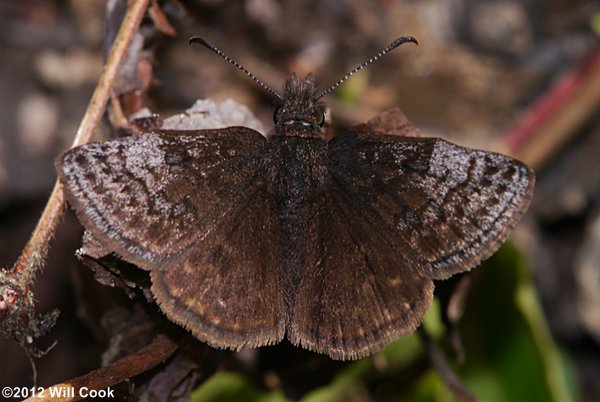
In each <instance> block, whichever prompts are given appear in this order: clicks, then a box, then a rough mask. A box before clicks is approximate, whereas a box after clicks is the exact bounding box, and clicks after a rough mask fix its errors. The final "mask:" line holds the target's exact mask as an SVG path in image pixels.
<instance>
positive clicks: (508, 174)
mask: <svg viewBox="0 0 600 402" xmlns="http://www.w3.org/2000/svg"><path fill="white" fill-rule="evenodd" d="M330 160H331V163H330V166H331V171H332V174H333V176H334V177H336V180H338V182H339V183H340V186H341V187H342V188H344V191H345V192H346V193H347V194H349V195H350V196H351V197H352V198H353V199H355V200H356V202H357V204H360V205H361V206H362V207H363V210H362V212H361V213H362V214H363V216H365V217H366V219H368V220H369V222H370V223H371V224H372V225H373V227H374V228H377V230H378V231H380V232H381V233H385V241H386V242H387V244H388V245H389V246H390V247H391V248H392V249H393V250H394V252H395V253H396V254H397V255H398V256H401V257H400V261H403V260H404V261H406V260H408V261H410V264H411V265H412V269H414V270H416V271H419V272H421V273H422V274H423V275H431V276H432V277H434V278H445V277H448V276H449V275H451V274H453V273H456V272H461V271H466V270H469V269H471V268H472V267H473V266H474V265H476V264H477V263H478V262H479V261H481V260H482V259H484V258H487V257H488V256H489V255H491V254H492V253H493V252H494V251H495V250H496V249H497V248H498V247H499V245H500V244H501V242H502V241H504V240H505V239H506V237H507V236H508V234H509V232H510V230H511V229H512V227H513V226H514V225H515V224H516V222H517V221H518V219H519V218H520V217H521V215H522V214H523V212H524V211H525V210H526V208H527V206H528V204H529V201H530V199H531V196H532V191H533V184H534V177H533V173H532V172H531V170H530V169H528V168H527V167H526V166H525V165H523V164H521V163H520V162H518V161H516V160H514V159H512V158H509V157H506V156H503V155H499V154H495V153H491V152H485V151H476V150H471V149H467V148H463V147H460V146H457V145H454V144H451V143H448V142H447V141H444V140H442V139H436V138H414V137H400V136H391V135H375V134H372V133H368V132H359V133H349V134H346V135H341V136H338V137H336V138H335V139H334V140H332V142H331V143H330Z"/></svg>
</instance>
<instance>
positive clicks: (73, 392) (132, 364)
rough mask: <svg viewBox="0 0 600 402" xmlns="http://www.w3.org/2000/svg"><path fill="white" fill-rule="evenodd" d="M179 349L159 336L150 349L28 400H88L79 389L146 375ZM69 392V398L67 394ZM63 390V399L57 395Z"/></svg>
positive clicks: (99, 388) (98, 389) (109, 385)
mask: <svg viewBox="0 0 600 402" xmlns="http://www.w3.org/2000/svg"><path fill="white" fill-rule="evenodd" d="M176 350H177V343H175V342H173V341H172V340H171V339H169V338H168V337H166V336H164V335H158V336H157V337H156V338H155V339H154V341H152V343H151V344H150V345H148V346H145V347H144V348H142V349H140V350H138V351H137V352H135V353H132V354H131V355H129V356H126V357H124V358H122V359H119V360H117V361H116V362H113V363H111V364H109V365H108V366H105V367H102V368H99V369H98V370H94V371H92V372H90V373H87V374H84V375H82V376H81V377H76V378H73V379H71V380H69V381H65V382H63V383H60V384H56V385H53V386H51V387H48V388H46V389H44V390H43V391H42V392H38V393H37V394H36V396H33V397H31V398H28V399H25V401H29V402H44V401H53V402H54V401H61V402H67V401H78V400H80V399H83V398H84V397H85V394H82V393H81V392H80V390H82V389H83V390H86V392H88V393H89V392H90V391H92V390H95V391H100V390H106V389H107V388H108V387H111V386H114V385H117V384H119V383H121V382H123V381H125V380H127V379H130V378H133V377H135V376H137V375H139V374H141V373H144V372H146V371H148V370H150V369H152V368H154V367H156V366H157V365H158V364H160V363H162V362H164V361H165V360H167V359H168V358H169V357H170V356H171V355H172V354H173V353H174V352H175V351H176ZM67 390H68V393H69V395H65V394H66V393H67V392H66V391H67ZM60 391H62V392H63V394H62V395H61V397H57V393H58V392H60Z"/></svg>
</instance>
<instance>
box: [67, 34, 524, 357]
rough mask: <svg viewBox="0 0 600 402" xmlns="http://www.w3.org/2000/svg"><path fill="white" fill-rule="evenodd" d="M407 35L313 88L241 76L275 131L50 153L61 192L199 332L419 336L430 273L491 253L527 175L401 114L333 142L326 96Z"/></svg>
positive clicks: (301, 339) (360, 341)
mask: <svg viewBox="0 0 600 402" xmlns="http://www.w3.org/2000/svg"><path fill="white" fill-rule="evenodd" d="M192 41H194V42H200V43H201V44H203V45H205V46H206V47H208V48H210V49H212V50H214V51H215V52H217V53H218V54H219V55H221V56H222V57H224V58H226V59H227V60H229V61H230V62H232V63H233V64H235V65H236V66H238V67H239V68H241V69H242V70H244V71H246V70H245V69H244V68H243V67H241V66H240V65H239V64H237V63H235V62H234V61H232V60H231V59H229V58H228V57H227V56H225V55H223V54H222V53H221V52H220V51H219V50H217V49H216V48H215V47H214V46H212V45H211V44H209V43H208V42H206V41H205V40H204V39H201V38H193V39H192ZM405 42H416V41H415V40H414V39H413V38H411V37H402V38H399V39H397V40H396V41H394V42H393V43H392V44H391V45H390V46H388V47H387V48H386V49H384V50H383V51H382V52H380V53H379V54H378V55H377V56H375V57H374V58H372V59H371V60H369V61H368V62H366V63H364V64H362V65H361V66H359V67H357V68H356V69H354V70H353V71H352V72H350V73H349V74H347V75H346V76H345V77H344V78H343V79H342V80H340V81H338V82H337V83H336V84H334V85H333V86H332V87H330V88H329V89H328V90H327V91H324V92H323V93H321V94H319V95H317V92H316V85H315V81H314V79H313V76H312V75H311V74H309V75H308V76H307V77H306V79H304V80H302V79H299V78H298V77H297V76H296V75H295V74H293V75H292V77H291V78H290V79H289V80H287V81H286V83H285V86H284V92H283V96H281V95H279V94H277V93H276V92H275V91H274V90H272V89H270V88H268V87H267V86H266V85H265V84H263V83H262V82H260V81H259V80H258V79H256V78H255V77H254V76H252V75H251V74H250V73H248V72H247V71H246V73H247V74H248V75H250V76H251V77H252V78H253V79H254V80H255V81H257V82H259V83H260V84H261V86H263V88H265V89H266V90H267V91H269V92H270V93H272V94H273V95H274V96H275V97H276V98H277V106H276V110H275V114H274V120H275V128H274V130H273V131H272V133H271V135H270V136H269V137H268V138H265V137H264V136H262V135H261V134H259V133H258V132H256V131H254V130H252V129H249V128H246V127H229V128H223V129H214V130H196V131H176V130H163V129H149V131H148V132H146V133H144V134H143V135H139V136H132V137H127V138H120V139H117V140H113V141H108V142H104V143H90V144H87V145H83V146H80V147H77V148H74V149H71V150H69V151H67V152H65V153H64V154H63V155H62V156H61V157H60V158H59V159H58V160H57V169H58V174H59V176H60V181H61V183H62V184H63V185H64V191H65V194H66V196H67V199H68V201H69V203H70V204H71V206H72V207H73V208H74V209H75V212H76V213H77V216H78V217H79V219H80V221H81V222H82V224H83V225H84V226H85V228H86V229H87V230H88V231H90V232H91V233H92V235H93V236H94V237H95V238H96V239H97V240H98V241H99V242H100V244H101V245H102V246H103V247H105V248H106V249H109V250H111V251H114V252H115V253H117V254H118V255H120V256H121V257H122V258H123V259H124V260H126V261H128V262H131V263H133V264H136V265H138V266H139V267H141V268H143V269H145V270H148V271H150V276H151V279H152V292H153V294H154V297H155V298H156V301H157V303H158V305H159V306H160V308H161V309H162V311H164V313H165V314H166V315H167V317H169V318H170V319H171V320H172V321H175V322H177V323H179V324H181V325H182V326H184V327H185V328H187V329H189V330H190V331H191V332H192V333H193V334H194V335H195V336H196V337H197V338H198V339H200V340H202V341H205V342H207V343H209V344H210V345H212V346H215V347H220V348H231V349H239V348H242V347H256V346H262V345H270V344H274V343H277V342H280V341H281V340H282V339H283V338H284V337H287V338H288V339H289V340H290V341H291V342H292V343H294V344H296V345H299V346H301V347H304V348H307V349H310V350H313V351H316V352H319V353H324V354H327V355H329V356H330V357H332V358H334V359H356V358H360V357H364V356H368V355H370V354H372V353H374V352H376V351H378V350H380V349H381V348H382V347H383V346H384V345H386V344H387V343H389V342H391V341H393V340H395V339H397V338H399V337H401V336H403V335H406V334H409V333H411V332H412V331H414V330H415V328H416V327H417V326H418V325H419V323H420V320H421V318H422V316H423V315H424V314H425V312H426V311H427V309H428V307H429V305H430V302H431V299H432V294H433V280H434V279H444V278H448V277H449V276H451V275H453V274H455V273H458V272H463V271H467V270H470V269H471V268H473V267H474V266H476V265H477V264H479V262H480V261H481V260H483V259H485V258H488V257H489V256H490V255H491V254H492V253H493V252H494V251H495V250H496V249H497V248H498V247H499V246H500V244H501V243H502V242H503V241H504V240H505V239H506V238H507V237H508V235H509V233H510V231H511V229H512V228H513V227H514V226H515V225H516V223H517V222H518V220H519V218H520V217H521V215H523V213H524V212H525V210H526V209H527V207H528V204H529V202H530V199H531V197H532V192H533V187H534V181H535V179H534V174H533V172H532V171H531V170H530V169H529V168H528V167H527V166H525V165H524V164H522V163H521V162H519V161H517V160H514V159H512V158H510V157H507V156H504V155H500V154H496V153H491V152H485V151H478V150H472V149H468V148H463V147H460V146H458V145H454V144H452V143H449V142H447V141H445V140H442V139H439V138H422V137H416V136H413V133H414V132H415V129H414V127H413V126H412V125H411V124H410V123H409V122H408V121H407V120H406V118H405V117H404V116H403V115H402V114H401V113H400V111H399V110H398V109H394V110H392V111H390V112H387V113H384V114H382V115H380V116H378V117H376V118H375V119H372V120H369V121H368V122H367V123H364V124H359V125H356V126H353V127H351V128H350V129H349V130H348V132H346V133H343V134H340V135H337V136H336V137H334V138H333V139H332V140H329V141H328V140H326V139H325V137H324V135H323V132H322V129H321V126H322V125H323V121H324V118H323V116H324V111H325V106H324V104H323V103H322V102H321V101H320V98H321V97H322V96H324V95H326V94H328V93H329V92H331V91H332V90H333V89H335V88H336V87H337V86H338V85H339V84H341V83H342V82H343V81H344V80H345V79H346V78H348V77H349V76H350V75H352V74H353V73H354V72H356V71H358V70H360V69H362V68H363V67H364V66H366V65H367V64H369V63H370V62H371V61H373V60H376V59H378V58H379V57H381V56H382V55H383V54H385V53H387V52H388V51H390V50H391V49H393V48H395V47H397V46H399V45H400V44H401V43H405Z"/></svg>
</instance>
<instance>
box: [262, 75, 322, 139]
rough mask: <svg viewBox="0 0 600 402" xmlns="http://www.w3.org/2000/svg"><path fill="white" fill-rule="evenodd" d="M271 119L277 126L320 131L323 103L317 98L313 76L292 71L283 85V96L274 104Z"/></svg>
mask: <svg viewBox="0 0 600 402" xmlns="http://www.w3.org/2000/svg"><path fill="white" fill-rule="evenodd" d="M273 120H274V122H275V126H276V127H277V128H281V129H283V130H284V131H285V128H286V127H291V128H293V129H294V130H301V131H313V132H314V131H315V130H317V131H320V130H319V129H320V128H321V127H322V126H323V123H324V122H325V104H324V103H323V102H321V101H319V100H318V99H317V87H316V84H315V77H314V76H313V74H312V73H309V74H308V75H307V76H306V78H305V79H301V78H299V77H298V76H297V75H296V73H293V74H292V76H291V78H290V79H288V80H287V81H286V82H285V84H284V87H283V97H282V98H281V99H278V101H277V104H276V105H275V113H274V114H273Z"/></svg>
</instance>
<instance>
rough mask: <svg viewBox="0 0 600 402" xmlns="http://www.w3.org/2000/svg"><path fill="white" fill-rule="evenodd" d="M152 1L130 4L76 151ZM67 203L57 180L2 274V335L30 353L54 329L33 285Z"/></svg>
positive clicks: (99, 112)
mask: <svg viewBox="0 0 600 402" xmlns="http://www.w3.org/2000/svg"><path fill="white" fill-rule="evenodd" d="M148 3H149V0H134V1H130V4H129V7H128V10H127V13H126V15H125V17H124V18H123V22H122V23H121V27H120V29H119V33H118V35H117V37H116V39H115V42H114V43H113V46H112V48H111V51H110V55H109V57H108V60H107V62H106V64H105V66H104V70H103V72H102V75H101V76H100V80H99V82H98V85H97V86H96V89H95V90H94V93H93V95H92V99H91V100H90V103H89V104H88V108H87V110H86V112H85V115H84V116H83V119H82V120H81V124H80V125H79V128H78V130H77V135H76V136H75V139H74V140H73V146H78V145H82V144H85V143H87V142H89V141H90V140H91V138H92V135H93V133H94V131H95V130H96V127H97V126H98V124H99V122H100V120H101V118H102V116H103V114H104V110H105V108H106V104H107V102H108V99H109V96H110V93H111V90H112V87H113V83H114V81H115V77H116V74H117V71H118V69H119V66H120V65H121V63H122V61H123V60H124V58H125V56H126V54H127V51H128V49H129V46H130V44H131V41H132V38H133V36H134V35H135V33H136V32H137V28H138V26H139V24H140V22H141V20H142V18H143V16H144V15H145V13H146V9H147V7H148ZM64 205H65V199H64V196H63V192H62V186H61V185H60V183H59V182H58V181H57V182H56V183H55V185H54V189H53V190H52V194H51V195H50V198H49V200H48V203H47V204H46V208H45V209H44V212H43V213H42V216H41V217H40V220H39V221H38V224H37V226H36V228H35V230H34V231H33V233H32V235H31V238H30V239H29V241H28V242H27V244H26V245H25V248H24V249H23V252H22V253H21V255H20V257H19V259H18V260H17V262H16V263H15V264H14V265H13V267H12V269H11V270H0V330H1V331H2V332H3V333H4V334H5V335H7V336H9V337H10V338H12V339H14V340H15V341H17V342H19V343H20V344H21V345H22V346H24V347H26V349H27V350H28V351H29V352H31V350H30V348H29V346H30V344H31V343H32V342H33V339H34V338H36V337H37V336H39V335H42V334H43V333H44V332H47V331H48V330H49V329H50V327H52V325H53V323H54V320H55V318H56V315H57V314H54V315H53V319H44V318H43V317H42V318H37V317H36V316H35V305H34V297H33V293H32V288H33V282H34V280H35V276H36V274H37V272H38V271H39V270H40V269H41V268H43V266H44V262H45V260H46V256H47V254H48V243H49V242H50V240H51V239H52V237H53V235H54V232H55V230H56V226H57V224H58V222H59V220H60V218H61V216H62V212H63V209H64Z"/></svg>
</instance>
